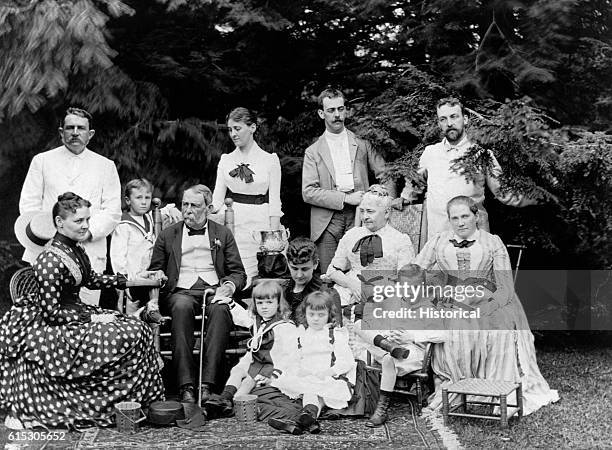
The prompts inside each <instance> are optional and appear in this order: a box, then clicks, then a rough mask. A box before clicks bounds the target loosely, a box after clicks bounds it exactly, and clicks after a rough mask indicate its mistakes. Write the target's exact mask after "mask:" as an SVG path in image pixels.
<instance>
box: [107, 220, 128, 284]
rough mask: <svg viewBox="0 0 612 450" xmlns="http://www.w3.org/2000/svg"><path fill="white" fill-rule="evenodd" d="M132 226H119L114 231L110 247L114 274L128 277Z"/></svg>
mask: <svg viewBox="0 0 612 450" xmlns="http://www.w3.org/2000/svg"><path fill="white" fill-rule="evenodd" d="M129 227H130V225H126V224H119V225H117V227H116V228H115V230H114V231H113V238H112V239H111V245H110V257H111V263H112V266H113V272H115V273H123V274H126V275H128V276H133V274H130V273H128V248H129V247H128V245H129V239H130V229H129Z"/></svg>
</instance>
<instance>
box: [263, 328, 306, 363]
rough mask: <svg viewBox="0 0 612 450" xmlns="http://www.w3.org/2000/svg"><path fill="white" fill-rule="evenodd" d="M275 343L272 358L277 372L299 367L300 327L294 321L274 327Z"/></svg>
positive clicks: (271, 351) (271, 352)
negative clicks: (298, 343) (298, 342)
mask: <svg viewBox="0 0 612 450" xmlns="http://www.w3.org/2000/svg"><path fill="white" fill-rule="evenodd" d="M273 332H274V345H272V348H271V349H270V358H271V359H272V361H273V363H274V370H275V372H280V373H285V372H287V371H290V370H292V369H295V368H297V367H299V357H298V346H297V335H298V329H297V327H296V326H295V325H293V324H292V323H285V324H281V325H277V326H276V327H274V330H273Z"/></svg>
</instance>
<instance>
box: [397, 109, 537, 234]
mask: <svg viewBox="0 0 612 450" xmlns="http://www.w3.org/2000/svg"><path fill="white" fill-rule="evenodd" d="M437 114H438V125H439V127H440V129H441V130H442V133H443V134H444V139H443V140H442V142H439V143H437V144H434V145H428V146H427V147H425V150H424V151H423V154H422V155H421V158H420V160H419V169H418V172H419V174H421V175H422V176H423V178H424V179H425V180H426V182H427V193H426V198H427V239H431V238H432V237H433V236H435V235H436V234H437V233H439V232H441V231H447V230H449V229H450V225H449V222H448V217H447V215H446V204H447V203H448V201H449V200H450V199H451V198H453V197H456V196H459V195H464V196H466V197H470V198H471V199H472V200H474V201H475V202H476V204H477V205H478V209H479V221H478V225H479V228H480V229H483V230H485V231H489V220H488V215H487V212H486V210H485V209H484V207H483V204H482V203H483V201H484V198H485V183H486V185H487V186H488V187H489V189H490V190H491V192H492V193H493V195H495V197H496V198H497V199H498V200H499V201H500V202H502V203H505V204H506V205H510V206H517V207H522V206H528V205H534V204H536V203H537V202H536V201H535V200H533V199H531V198H527V197H524V196H523V195H520V194H516V193H508V194H506V195H504V194H502V192H501V190H500V182H499V176H500V175H501V173H502V169H501V167H500V165H499V163H498V162H497V159H495V156H494V155H493V153H492V152H491V151H489V150H487V151H488V152H489V156H490V158H491V161H492V163H493V167H492V168H491V170H490V171H488V172H487V173H482V172H480V173H478V174H477V175H476V177H475V180H473V181H472V180H468V179H466V177H465V175H462V174H460V173H457V172H453V171H452V170H451V166H452V165H453V162H454V160H455V159H457V158H460V157H462V156H464V155H465V154H466V152H467V151H468V150H469V148H470V147H471V146H472V145H473V143H472V142H471V141H470V140H469V138H468V136H467V134H466V132H465V126H466V125H467V124H468V122H469V117H468V116H465V115H464V113H463V105H462V104H461V102H460V101H459V100H457V99H456V98H453V97H447V98H443V99H441V100H439V101H438V105H437ZM409 184H410V183H407V186H408V185H409ZM411 191H412V189H411V188H410V187H407V188H406V189H404V191H403V192H402V194H401V196H402V197H404V198H407V199H409V200H413V198H414V194H415V192H414V191H412V192H411Z"/></svg>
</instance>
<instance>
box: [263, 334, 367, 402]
mask: <svg viewBox="0 0 612 450" xmlns="http://www.w3.org/2000/svg"><path fill="white" fill-rule="evenodd" d="M298 356H299V364H298V365H297V367H295V368H293V369H292V370H288V371H286V372H284V373H283V374H281V376H280V377H279V378H278V379H276V380H273V381H272V383H271V384H272V386H275V387H277V388H278V389H280V390H281V391H282V392H283V393H284V394H286V395H287V396H289V397H291V398H297V397H299V396H300V395H303V394H316V395H318V396H320V397H322V398H323V400H324V402H325V404H326V405H327V406H328V407H330V408H334V409H342V408H346V407H347V406H348V402H349V400H350V399H351V397H352V395H353V389H352V388H353V385H354V384H355V369H356V364H355V360H354V359H353V353H352V352H351V348H350V347H349V344H348V331H347V330H346V328H327V327H325V328H323V329H322V330H319V331H315V330H313V329H312V328H304V327H303V326H300V327H299V328H298ZM330 367H333V369H334V376H329V375H328V376H325V377H322V378H319V377H318V376H317V375H316V374H319V373H323V372H324V371H326V370H327V369H329V368H330ZM349 383H350V384H349Z"/></svg>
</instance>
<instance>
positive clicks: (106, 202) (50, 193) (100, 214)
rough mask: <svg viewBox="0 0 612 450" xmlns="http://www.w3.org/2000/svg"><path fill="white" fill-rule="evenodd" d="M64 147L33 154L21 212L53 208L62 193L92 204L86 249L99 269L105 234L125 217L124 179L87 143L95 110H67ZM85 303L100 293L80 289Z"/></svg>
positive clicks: (62, 135)
mask: <svg viewBox="0 0 612 450" xmlns="http://www.w3.org/2000/svg"><path fill="white" fill-rule="evenodd" d="M59 134H60V138H61V140H62V143H63V145H62V146H61V147H57V148H54V149H53V150H49V151H46V152H43V153H39V154H37V155H35V156H34V158H32V162H31V163H30V169H29V170H28V174H27V175H26V178H25V181H24V182H23V187H22V189H21V197H20V199H19V213H20V214H25V213H30V212H35V211H49V214H51V209H52V208H53V205H54V204H55V203H56V202H57V198H58V196H59V195H61V194H63V193H64V192H69V191H70V192H74V193H75V194H77V195H79V196H81V197H83V198H84V199H86V200H89V202H91V219H90V222H89V230H88V231H87V234H88V237H87V239H86V240H85V241H84V243H83V244H84V247H85V251H86V252H87V256H89V259H90V262H91V267H92V269H93V270H94V271H95V272H97V273H102V272H103V271H104V269H105V268H106V236H108V235H109V234H110V233H112V231H113V230H114V229H115V226H116V225H117V224H118V223H119V220H120V219H121V183H120V182H119V175H118V174H117V168H116V167H115V163H114V162H113V161H111V160H110V159H108V158H105V157H104V156H102V155H99V154H97V153H95V152H92V151H91V150H89V149H88V148H87V144H88V143H89V141H90V139H91V138H92V137H93V135H94V134H95V131H94V129H93V126H92V118H91V114H89V113H88V112H87V111H85V110H83V109H79V108H72V107H71V108H68V110H67V111H66V116H65V117H64V121H63V122H62V123H61V125H60V128H59ZM37 256H38V255H34V254H31V252H29V251H28V250H26V252H25V253H24V255H23V260H24V261H26V262H29V263H30V264H32V263H33V262H34V261H35V260H36V257H37ZM80 296H81V299H82V300H83V302H84V303H87V304H90V305H97V304H98V301H99V299H100V291H90V290H89V289H86V288H81V292H80Z"/></svg>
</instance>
